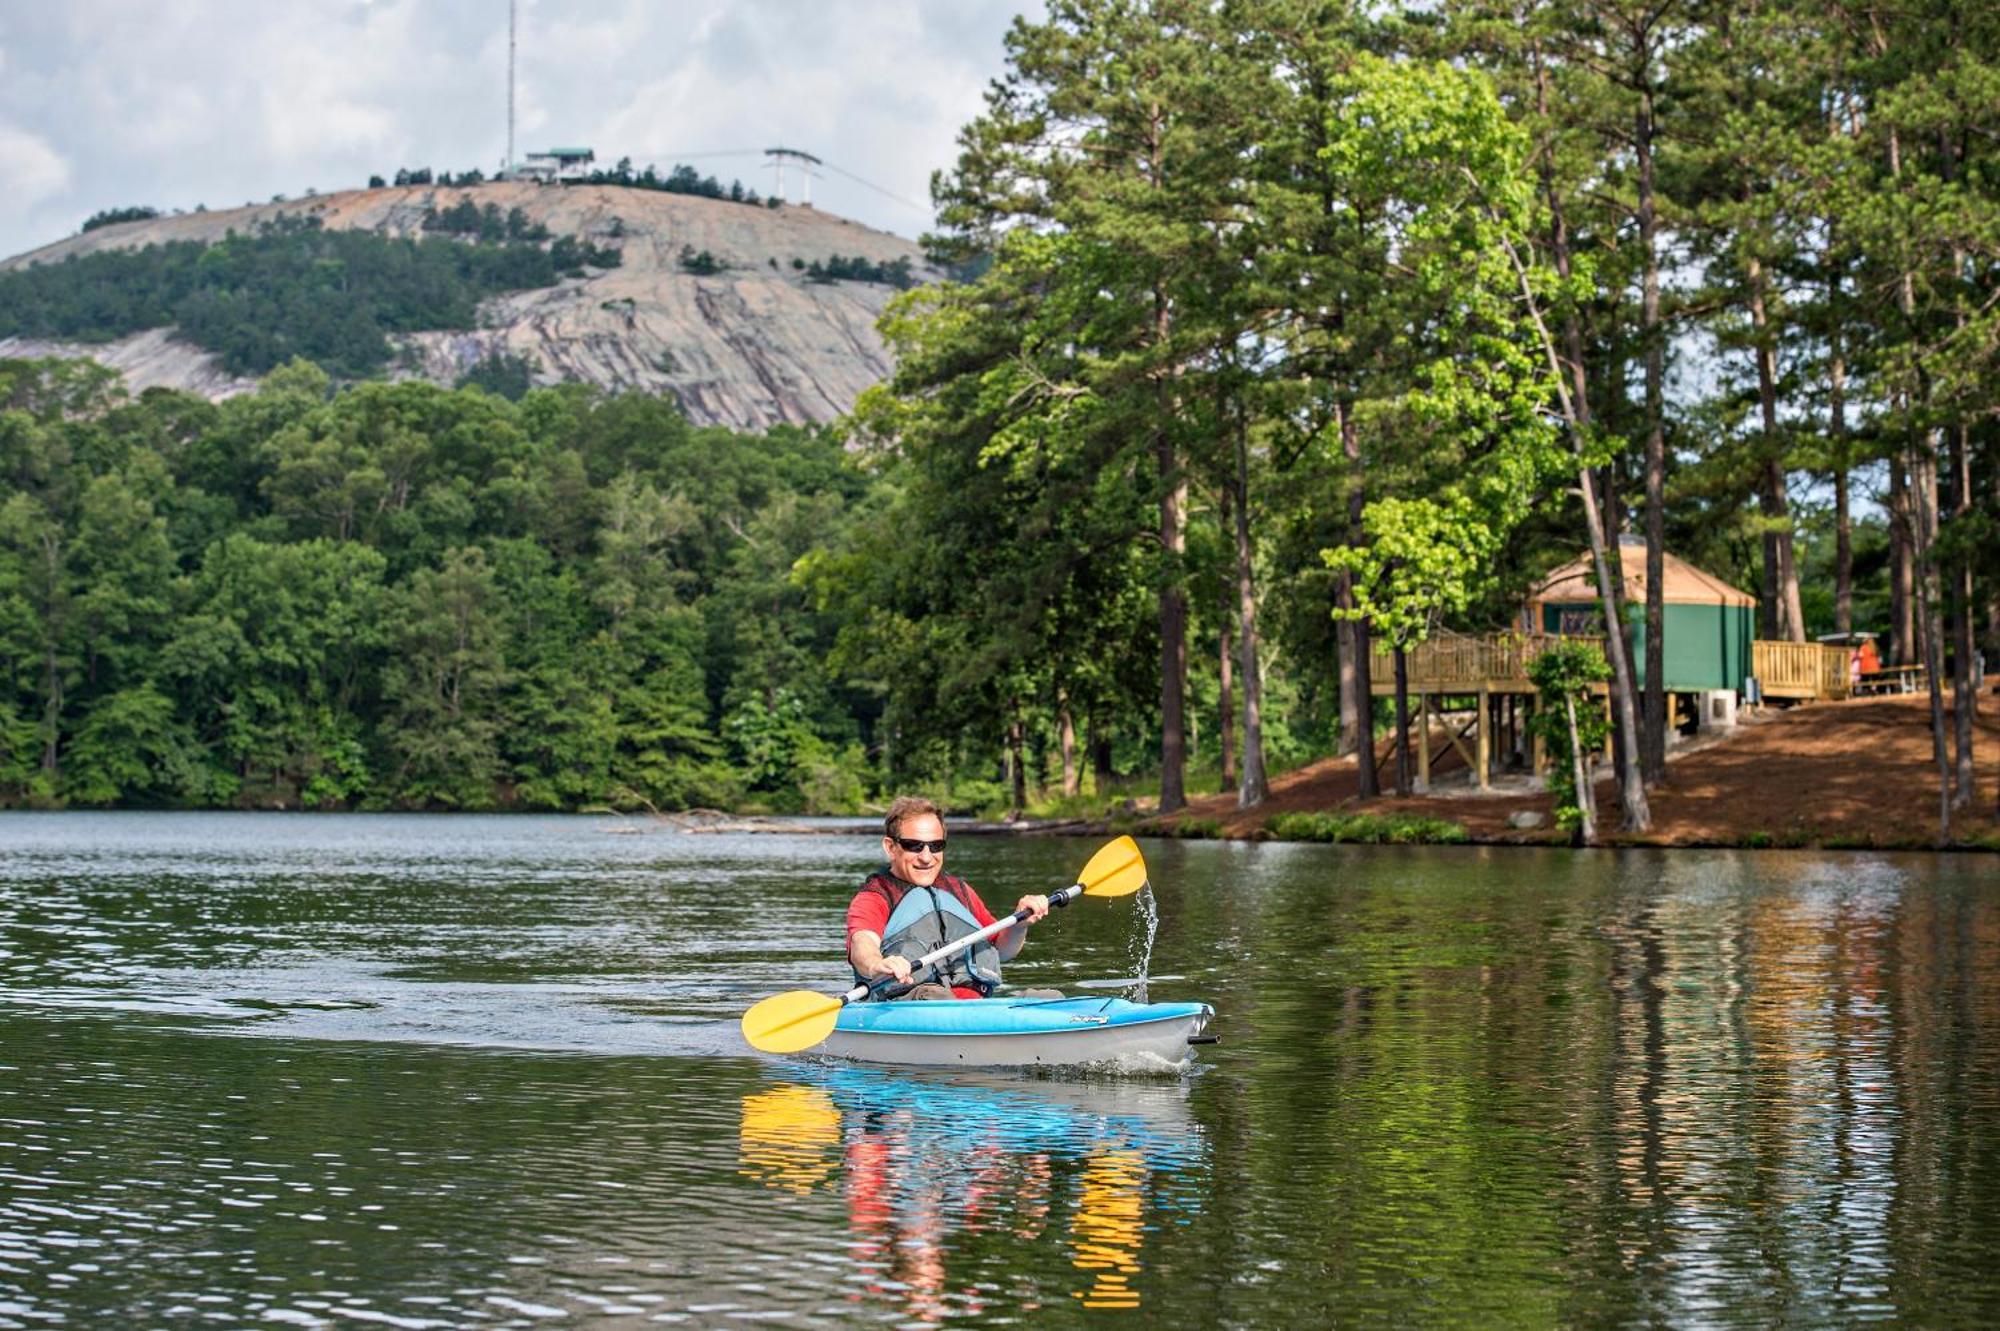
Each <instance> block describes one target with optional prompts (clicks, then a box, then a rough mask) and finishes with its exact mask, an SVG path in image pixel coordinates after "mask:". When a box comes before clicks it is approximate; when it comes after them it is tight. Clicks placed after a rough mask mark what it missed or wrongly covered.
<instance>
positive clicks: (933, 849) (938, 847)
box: [894, 836, 944, 855]
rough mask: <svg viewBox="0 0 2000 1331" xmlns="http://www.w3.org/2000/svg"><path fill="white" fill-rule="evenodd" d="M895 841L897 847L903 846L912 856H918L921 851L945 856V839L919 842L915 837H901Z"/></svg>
mask: <svg viewBox="0 0 2000 1331" xmlns="http://www.w3.org/2000/svg"><path fill="white" fill-rule="evenodd" d="M894 840H895V842H896V844H897V845H899V846H901V847H902V848H903V849H904V850H907V851H909V852H910V854H912V855H914V854H916V853H917V852H918V851H920V850H927V851H929V852H930V853H931V854H933V855H942V854H944V838H943V837H939V838H938V839H937V840H935V841H919V840H917V838H915V837H909V836H899V837H896V838H894Z"/></svg>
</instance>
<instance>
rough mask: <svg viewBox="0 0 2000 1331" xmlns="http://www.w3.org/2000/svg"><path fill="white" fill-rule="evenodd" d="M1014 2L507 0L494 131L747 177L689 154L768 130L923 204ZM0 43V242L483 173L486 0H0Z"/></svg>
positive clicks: (492, 88) (495, 139) (489, 66)
mask: <svg viewBox="0 0 2000 1331" xmlns="http://www.w3.org/2000/svg"><path fill="white" fill-rule="evenodd" d="M1023 5H1026V6H1028V7H1031V8H1034V9H1037V10H1038V9H1039V7H1040V0H843V2H842V3H840V4H833V5H828V4H815V3H807V0H676V3H674V4H670V5H662V4H659V3H657V0H521V6H520V11H521V29H520V50H519V78H518V93H517V99H518V101H517V104H518V112H517V134H516V144H517V148H518V149H520V150H523V151H525V150H527V149H531V148H541V147H547V146H551V145H556V144H564V145H567V144H587V145H589V146H591V147H593V148H596V149H597V151H598V154H599V156H600V157H601V158H604V159H606V160H615V159H616V158H618V157H620V156H627V155H629V156H631V157H633V158H634V159H636V160H638V161H640V162H645V161H648V160H652V161H654V162H655V163H656V164H657V165H659V166H661V167H663V168H664V167H666V166H669V165H671V164H672V163H673V161H674V160H676V159H677V157H678V158H686V159H688V160H689V164H690V165H693V166H696V167H698V168H699V169H700V170H701V171H702V172H703V173H704V174H713V175H715V176H718V177H719V178H721V179H722V180H723V181H724V182H727V181H728V180H730V179H732V178H737V179H741V180H742V181H743V182H744V183H745V184H746V185H749V186H751V187H753V188H755V189H757V190H759V191H760V192H761V191H763V190H766V189H768V188H769V186H770V176H769V173H768V172H767V171H766V170H765V169H764V166H763V162H762V158H761V154H760V153H759V152H757V151H752V152H750V153H749V154H747V155H743V156H737V157H708V156H702V157H699V158H696V157H695V156H694V154H709V153H716V152H720V151H722V150H725V149H738V148H748V149H752V150H759V149H762V148H764V147H766V146H769V145H771V144H774V143H783V144H786V145H789V146H793V147H798V148H803V149H805V150H807V151H809V152H813V153H816V154H818V155H819V156H821V157H823V158H825V159H826V161H827V162H828V163H829V164H830V165H833V166H837V167H839V168H841V169H842V170H844V171H847V172H850V173H852V174H853V175H855V176H859V177H861V178H862V179H864V180H867V181H870V182H872V183H873V184H875V185H877V186H879V187H881V189H883V190H886V191H888V192H890V193H892V194H895V195H898V196H900V197H901V198H903V199H907V200H911V201H914V202H917V203H919V204H924V203H927V201H928V192H927V191H928V188H929V184H928V182H929V179H930V173H931V172H932V171H933V170H934V169H936V168H938V167H942V166H948V165H949V164H950V162H951V159H952V153H953V139H954V136H955V134H956V132H957V130H958V128H959V126H960V125H961V124H962V123H963V122H964V121H966V120H967V119H970V118H971V117H973V116H975V115H977V114H979V112H980V109H981V105H982V102H981V95H982V93H983V91H984V89H985V86H986V83H987V81H988V80H989V79H991V78H993V77H995V76H996V75H998V74H999V73H1000V72H1001V71H1002V67H1003V57H1004V51H1003V49H1002V46H1001V38H1002V36H1003V35H1004V33H1005V32H1006V29H1007V26H1008V23H1009V21H1010V20H1011V18H1012V15H1013V13H1014V12H1015V11H1016V10H1017V9H1019V8H1021V7H1023ZM0 59H4V61H5V65H4V67H5V69H6V71H7V77H5V78H0V126H11V127H13V130H12V133H13V134H14V135H16V136H18V137H17V138H12V139H8V140H5V141H0V193H4V194H5V195H7V199H6V202H5V203H4V204H0V255H5V254H13V253H17V252H19V251H21V250H23V249H27V248H30V247H32V246H35V245H39V244H44V243H47V242H48V241H51V240H54V239H57V238H59V237H61V236H63V235H66V234H69V233H71V232H73V231H74V230H75V229H76V227H77V225H78V223H80V222H81V221H82V219H83V218H84V217H85V216H86V215H88V214H89V213H91V212H94V211H96V210H98V209H100V208H106V207H118V206H124V205H129V204H150V205H153V206H155V207H161V208H174V207H183V208H191V207H193V206H194V205H195V204H196V203H204V204H206V205H208V206H209V207H211V208H219V207H227V206H231V205H234V204H239V203H245V202H250V201H253V200H254V201H262V200H264V199H268V198H270V197H271V196H272V195H273V194H277V193H287V194H292V195H297V194H299V193H302V192H303V191H304V190H305V189H306V188H308V187H312V188H316V189H319V190H321V191H328V190H334V189H341V188H346V187H350V186H355V185H359V184H361V183H362V182H364V181H365V180H366V179H367V177H368V176H369V175H370V174H372V173H377V172H379V173H382V174H384V175H387V174H390V173H392V172H393V171H395V169H396V168H397V167H399V166H431V167H435V168H439V169H445V170H452V171H459V170H464V169H466V168H468V167H473V166H477V167H480V168H482V169H485V170H491V169H492V168H493V167H494V166H495V165H496V164H497V163H498V161H499V158H500V156H501V155H502V152H503V151H504V148H505V142H506V118H505V117H506V105H507V98H506V82H505V80H506V60H507V10H506V6H505V5H504V4H503V3H501V2H500V0H459V2H456V3H447V2H446V0H372V3H362V2H361V0H287V3H285V4H282V5H272V4H268V3H264V2H263V0H173V3H171V4H158V3H139V0H66V3H64V4H62V5H7V4H5V3H0ZM23 143H26V144H30V145H34V146H37V147H39V148H40V150H41V153H40V154H39V155H38V154H35V153H33V151H32V149H31V148H24V147H22V146H21V145H22V144H23ZM31 158H32V160H30V159H31ZM17 159H18V160H17ZM51 163H53V164H54V167H55V169H56V170H57V171H58V172H62V171H64V170H65V164H66V174H55V175H51V174H50V164H51ZM24 172H25V173H27V174H28V175H30V176H32V177H33V178H34V179H37V180H39V181H41V182H42V183H41V185H40V186H39V192H36V191H34V190H31V189H24V188H23V186H24V183H25V182H24V178H23V177H24ZM37 173H38V174H37ZM814 197H815V201H816V202H818V203H819V205H820V206H821V207H822V208H826V209H828V210H830V211H834V212H838V213H841V214H842V215H844V216H848V217H852V218H854V219H855V220H857V221H860V222H864V223H866V224H868V225H870V226H876V227H881V228H883V229H885V230H892V231H898V232H901V233H903V234H905V235H915V234H916V233H918V232H919V231H921V230H923V229H924V228H925V227H926V226H928V225H929V224H930V220H931V219H930V216H929V213H928V210H927V209H926V208H918V209H912V208H909V207H907V206H904V205H902V204H898V203H895V202H892V201H891V200H889V199H887V198H884V197H883V196H882V195H881V194H878V193H875V192H873V191H871V190H869V189H867V188H865V187H863V186H860V185H856V184H854V183H853V182H852V181H849V180H847V179H845V178H843V177H841V176H839V175H837V174H828V175H827V176H826V177H824V178H823V179H821V180H818V181H816V182H815V183H814Z"/></svg>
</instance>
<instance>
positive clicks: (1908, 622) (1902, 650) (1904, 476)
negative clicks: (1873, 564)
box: [1889, 450, 1918, 665]
mask: <svg viewBox="0 0 2000 1331" xmlns="http://www.w3.org/2000/svg"><path fill="white" fill-rule="evenodd" d="M1911 508H1912V505H1911V503H1910V469H1909V463H1908V460H1907V458H1906V456H1905V455H1904V453H1903V452H1901V451H1900V450H1899V451H1898V452H1897V454H1896V456H1895V457H1893V458H1891V459H1890V460H1889V660H1890V663H1891V664H1892V665H1911V664H1914V663H1915V662H1916V660H1917V658H1918V653H1917V620H1916V613H1915V600H1914V598H1913V597H1912V596H1911V594H1910V593H1911V590H1912V584H1913V583H1914V582H1915V581H1916V559H1915V555H1914V550H1915V546H1916V541H1915V526H1916V524H1915V521H1914V520H1913V518H1912V517H1911Z"/></svg>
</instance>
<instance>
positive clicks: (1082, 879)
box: [743, 836, 1146, 1054]
mask: <svg viewBox="0 0 2000 1331" xmlns="http://www.w3.org/2000/svg"><path fill="white" fill-rule="evenodd" d="M1145 885H1146V860H1145V857H1144V856H1142V855H1141V854H1140V853H1139V843H1138V842H1136V841H1134V840H1133V839H1132V838H1131V837H1129V836H1122V837H1119V838H1118V839H1117V840H1115V841H1108V842H1106V843H1105V844H1104V847H1103V849H1101V850H1099V851H1098V852H1097V853H1096V854H1095V855H1092V856H1091V857H1090V863H1088V864H1086V865H1084V866H1083V872H1082V873H1080V874H1078V875H1077V879H1076V882H1075V883H1073V884H1071V885H1070V886H1068V887H1066V888H1064V889H1063V890H1062V891H1060V892H1054V893H1051V894H1050V895H1049V905H1050V906H1051V907H1055V906H1067V905H1068V904H1069V903H1070V902H1072V901H1074V900H1076V899H1077V898H1078V897H1084V896H1089V897H1123V896H1130V895H1131V894H1132V893H1134V892H1137V891H1138V890H1139V889H1140V888H1142V887H1144V886H1145ZM1029 914H1030V912H1028V911H1026V910H1017V911H1015V912H1014V913H1013V914H1011V915H1005V916H1002V917H1001V918H1000V919H997V920H995V921H994V922H993V923H991V924H989V925H987V926H986V927H985V928H984V929H981V930H980V931H979V932H978V933H974V934H967V935H966V936H965V937H964V938H959V939H955V940H953V941H952V942H949V943H946V944H945V945H944V946H943V947H941V948H939V949H938V950H937V951H935V952H932V953H930V954H928V955H926V956H922V957H919V958H918V959H917V960H916V961H915V962H914V963H912V964H911V966H910V974H911V976H912V977H913V978H914V977H915V976H916V975H918V974H919V973H921V972H922V971H923V970H924V968H925V967H927V966H934V965H936V964H937V963H938V962H940V961H942V960H944V959H945V958H946V957H949V956H950V955H952V954H953V953H954V952H961V951H963V950H965V949H966V948H968V947H971V946H972V945H973V944H975V943H978V942H981V941H983V940H985V939H988V938H991V937H992V936H993V935H994V934H997V933H999V932H1001V931H1002V930H1003V929H1009V928H1012V927H1013V926H1014V925H1016V924H1019V923H1021V922H1022V921H1024V920H1026V919H1027V918H1028V917H1029ZM872 990H873V986H870V985H866V984H857V985H855V986H854V987H853V988H852V989H849V990H848V991H847V992H846V993H844V994H816V993H814V992H813V991H812V990H810V989H794V990H792V991H791V992H790V993H786V994H774V995H772V996H771V997H769V998H767V999H765V1000H764V1001H763V1002H761V1003H758V1004H757V1005H756V1006H755V1007H753V1008H751V1009H750V1010H749V1011H748V1012H746V1013H744V1014H743V1038H744V1039H745V1040H747V1041H749V1043H750V1045H751V1047H752V1048H754V1049H761V1050H763V1051H764V1052H765V1053H767V1054H796V1053H798V1052H799V1051H801V1050H804V1049H810V1048H812V1047H813V1046H814V1045H816V1044H818V1043H819V1042H820V1041H821V1040H824V1039H825V1038H826V1037H827V1036H829V1035H831V1034H833V1024H834V1022H835V1021H836V1020H837V1019H838V1018H839V1016H840V1010H841V1009H842V1008H844V1007H846V1006H847V1005H848V1004H849V1003H854V1002H858V1001H860V1000H861V999H864V998H866V997H868V995H869V994H870V993H871V992H872Z"/></svg>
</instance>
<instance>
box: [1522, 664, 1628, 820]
mask: <svg viewBox="0 0 2000 1331" xmlns="http://www.w3.org/2000/svg"><path fill="white" fill-rule="evenodd" d="M1528 678H1529V680H1531V681H1532V682H1533V683H1534V685H1535V688H1536V690H1537V691H1538V694H1539V697H1538V700H1537V705H1536V707H1535V714H1534V715H1533V716H1532V717H1530V718H1529V719H1528V729H1529V732H1530V733H1531V734H1533V735H1535V736H1537V737H1539V738H1540V739H1541V740H1542V742H1543V743H1544V744H1546V745H1547V746H1548V753H1549V759H1550V763H1549V774H1548V786H1549V794H1550V795H1551V796H1552V797H1553V798H1554V801H1555V817H1556V825H1557V826H1558V827H1561V828H1563V829H1564V830H1566V831H1567V830H1573V829H1574V828H1576V827H1577V825H1578V824H1579V823H1580V822H1581V821H1582V819H1583V808H1582V805H1581V804H1580V803H1579V801H1578V797H1577V789H1576V764H1575V757H1576V754H1577V752H1578V751H1579V750H1580V751H1581V752H1582V753H1583V754H1584V755H1586V756H1585V759H1584V767H1585V770H1586V771H1587V770H1589V767H1590V764H1591V762H1592V761H1593V760H1592V758H1591V757H1590V755H1594V754H1595V753H1597V752H1598V750H1600V749H1602V748H1603V747H1604V740H1605V737H1606V736H1607V735H1609V734H1610V733H1611V725H1610V722H1609V721H1607V720H1606V719H1605V717H1604V713H1603V711H1602V710H1601V709H1600V708H1599V707H1598V706H1597V705H1596V702H1595V699H1594V697H1593V694H1592V689H1593V688H1595V687H1600V686H1602V685H1603V684H1604V682H1605V681H1606V680H1608V679H1610V678H1611V666H1610V663H1609V662H1607V661H1606V660H1605V659H1604V649H1603V648H1602V647H1600V646H1598V645H1597V644H1596V643H1593V642H1559V643H1556V644H1554V645H1552V646H1550V647H1548V648H1546V649H1544V650H1543V651H1542V652H1541V653H1540V654H1538V655H1537V656H1536V657H1535V659H1534V660H1532V661H1530V662H1529V663H1528ZM1572 718H1574V722H1575V726H1576V730H1575V733H1574V734H1572V733H1571V730H1570V725H1571V720H1572Z"/></svg>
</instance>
